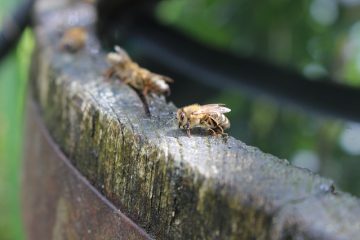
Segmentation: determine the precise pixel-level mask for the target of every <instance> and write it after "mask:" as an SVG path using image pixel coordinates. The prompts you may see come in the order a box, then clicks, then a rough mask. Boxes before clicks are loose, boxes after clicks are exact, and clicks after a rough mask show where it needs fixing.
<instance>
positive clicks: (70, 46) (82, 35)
mask: <svg viewBox="0 0 360 240" xmlns="http://www.w3.org/2000/svg"><path fill="white" fill-rule="evenodd" d="M86 40H87V32H86V29H85V28H83V27H72V28H69V29H68V30H66V31H65V32H64V35H63V37H62V39H61V41H60V49H61V50H63V51H68V52H72V53H74V52H77V51H79V50H80V49H82V48H83V47H84V46H85V43H86Z"/></svg>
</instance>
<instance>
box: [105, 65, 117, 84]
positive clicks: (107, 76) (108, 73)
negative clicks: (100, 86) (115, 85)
mask: <svg viewBox="0 0 360 240" xmlns="http://www.w3.org/2000/svg"><path fill="white" fill-rule="evenodd" d="M114 73H115V71H114V68H113V67H110V68H108V69H107V70H106V71H105V72H104V73H103V76H104V78H105V80H106V81H108V80H109V79H110V78H111V77H112V76H113V75H114Z"/></svg>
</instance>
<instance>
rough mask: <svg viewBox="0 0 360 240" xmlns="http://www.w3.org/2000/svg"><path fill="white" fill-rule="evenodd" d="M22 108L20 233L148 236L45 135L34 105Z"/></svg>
mask: <svg viewBox="0 0 360 240" xmlns="http://www.w3.org/2000/svg"><path fill="white" fill-rule="evenodd" d="M30 102H31V101H30ZM27 110H28V111H27V112H28V114H27V122H26V123H27V124H26V125H27V126H26V129H27V131H26V132H27V133H26V137H27V141H26V159H25V162H24V168H25V169H26V171H25V172H24V176H23V185H24V186H25V187H24V190H23V196H24V201H23V209H24V212H23V215H24V219H25V223H26V225H25V227H26V233H27V235H26V239H29V240H39V239H59V240H60V239H87V240H101V239H104V240H109V239H129V240H142V239H144V240H145V239H151V238H150V236H148V235H147V234H146V233H145V231H144V230H143V229H140V228H139V227H138V226H137V225H136V224H134V223H133V222H132V221H131V220H130V219H129V218H127V217H126V216H125V215H124V214H122V213H121V212H120V211H119V210H118V209H117V208H116V207H115V206H114V205H112V204H111V203H110V202H109V201H107V200H106V199H105V198H104V197H103V196H102V195H101V194H100V193H99V192H98V191H97V190H96V189H95V188H94V187H93V186H91V185H90V183H89V182H88V181H87V180H86V179H85V178H84V177H83V176H82V175H81V174H80V173H79V172H78V171H77V170H76V169H75V168H74V166H72V164H71V163H70V161H69V160H68V159H67V158H66V157H65V156H64V155H63V154H62V152H61V151H60V150H59V148H58V146H57V145H56V144H55V143H54V142H53V140H52V139H51V137H50V136H49V134H48V132H47V130H46V128H45V126H44V125H43V122H42V121H41V119H40V117H39V114H38V109H36V107H35V105H34V104H31V103H30V104H28V108H27Z"/></svg>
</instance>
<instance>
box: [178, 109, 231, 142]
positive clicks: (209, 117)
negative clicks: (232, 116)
mask: <svg viewBox="0 0 360 240" xmlns="http://www.w3.org/2000/svg"><path fill="white" fill-rule="evenodd" d="M230 111H231V110H230V109H229V108H227V107H225V105H224V104H207V105H203V106H201V105H199V104H193V105H189V106H186V107H183V108H180V109H179V110H178V111H177V113H176V118H177V120H178V124H179V128H182V129H185V130H186V132H187V135H188V136H189V137H190V136H191V135H190V129H192V128H194V127H201V128H205V129H207V130H209V132H210V133H211V134H212V135H227V134H226V133H224V129H227V128H229V127H230V121H229V119H228V118H227V117H226V116H225V115H224V113H228V112H230Z"/></svg>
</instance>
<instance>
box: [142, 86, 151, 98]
mask: <svg viewBox="0 0 360 240" xmlns="http://www.w3.org/2000/svg"><path fill="white" fill-rule="evenodd" d="M148 92H149V87H147V86H146V87H144V89H143V91H142V94H143V95H144V96H145V97H146V96H147V95H148Z"/></svg>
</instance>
